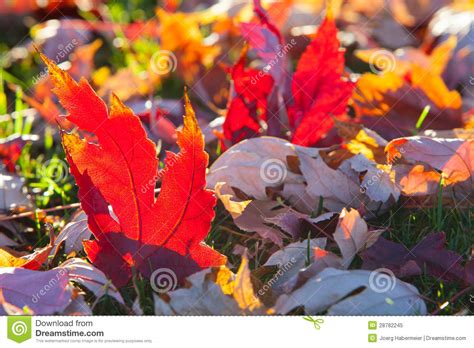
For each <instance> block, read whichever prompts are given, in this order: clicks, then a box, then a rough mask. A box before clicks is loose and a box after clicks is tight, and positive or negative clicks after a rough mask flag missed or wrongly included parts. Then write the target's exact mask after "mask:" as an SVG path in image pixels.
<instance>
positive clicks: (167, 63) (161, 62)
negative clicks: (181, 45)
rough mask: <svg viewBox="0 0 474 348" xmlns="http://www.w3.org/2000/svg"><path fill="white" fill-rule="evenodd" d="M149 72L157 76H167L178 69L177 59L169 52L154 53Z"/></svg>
mask: <svg viewBox="0 0 474 348" xmlns="http://www.w3.org/2000/svg"><path fill="white" fill-rule="evenodd" d="M150 65H151V70H153V72H154V73H155V74H157V75H167V74H169V73H170V72H172V71H175V70H176V68H177V67H178V59H177V58H176V56H175V55H174V53H173V52H171V51H166V50H161V51H158V52H155V53H154V54H153V56H152V57H151V60H150Z"/></svg>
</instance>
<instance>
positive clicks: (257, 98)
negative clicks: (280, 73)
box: [223, 48, 274, 147]
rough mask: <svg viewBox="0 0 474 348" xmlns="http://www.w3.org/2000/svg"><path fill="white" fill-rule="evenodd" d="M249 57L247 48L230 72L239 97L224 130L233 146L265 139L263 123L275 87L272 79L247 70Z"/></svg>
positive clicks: (226, 120) (232, 102) (232, 103)
mask: <svg viewBox="0 0 474 348" xmlns="http://www.w3.org/2000/svg"><path fill="white" fill-rule="evenodd" d="M246 56H247V49H246V48H245V49H244V50H243V52H242V54H241V56H240V59H239V60H238V62H237V63H236V64H235V65H234V66H233V67H232V69H231V70H230V74H231V77H232V81H233V86H234V94H235V95H234V97H233V98H232V100H231V102H230V104H229V108H228V111H227V115H226V118H225V121H224V126H223V130H224V137H225V139H227V140H230V142H231V143H232V144H235V143H238V142H239V141H241V140H243V139H248V138H252V137H255V136H258V135H261V133H262V126H261V124H260V122H261V121H266V120H267V118H268V115H267V113H268V109H267V105H268V98H269V95H270V93H271V91H272V89H273V85H274V80H273V78H272V77H271V76H270V75H268V74H266V73H264V72H263V71H260V70H258V69H251V68H245V63H246ZM224 147H226V146H224Z"/></svg>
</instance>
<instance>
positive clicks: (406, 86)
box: [353, 65, 463, 140]
mask: <svg viewBox="0 0 474 348" xmlns="http://www.w3.org/2000/svg"><path fill="white" fill-rule="evenodd" d="M353 100H354V109H355V113H356V117H357V119H358V120H359V121H360V122H361V123H362V124H364V125H365V126H366V127H368V128H370V129H372V130H374V131H375V132H377V133H379V134H380V135H381V136H382V137H384V138H385V139H389V140H390V139H394V138H397V137H400V136H408V135H411V134H412V132H413V131H414V130H415V125H416V122H417V120H418V118H419V116H420V115H421V113H422V111H423V109H424V108H425V107H426V106H430V113H429V115H428V117H427V119H426V120H425V122H424V123H423V129H452V128H456V127H462V126H463V122H462V110H461V96H460V95H459V93H458V92H457V91H454V90H453V91H450V90H449V89H448V88H447V87H446V85H445V83H444V82H443V79H442V78H441V77H440V76H439V75H435V74H432V73H430V72H429V71H428V70H426V69H424V68H421V67H419V66H416V65H413V66H412V67H411V69H410V72H409V73H407V74H406V75H404V76H400V75H397V74H396V73H394V72H388V73H385V74H382V75H374V74H370V73H366V74H364V75H362V77H361V78H360V79H359V80H358V81H357V86H356V89H355V91H354V94H353ZM430 116H431V117H430Z"/></svg>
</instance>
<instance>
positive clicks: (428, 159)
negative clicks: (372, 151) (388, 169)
mask: <svg viewBox="0 0 474 348" xmlns="http://www.w3.org/2000/svg"><path fill="white" fill-rule="evenodd" d="M386 152H387V155H388V161H389V162H394V161H395V159H396V158H397V157H398V158H400V157H401V158H403V159H405V160H407V161H413V162H423V163H426V164H429V165H430V166H431V167H433V168H435V169H437V170H439V171H441V172H442V174H443V179H444V180H445V183H446V184H454V183H461V182H463V181H466V180H468V181H470V184H471V187H473V186H472V185H473V182H472V180H473V179H472V176H473V174H474V140H473V139H471V140H463V139H441V138H429V137H409V138H400V139H395V140H392V141H391V142H390V143H388V145H387V147H386Z"/></svg>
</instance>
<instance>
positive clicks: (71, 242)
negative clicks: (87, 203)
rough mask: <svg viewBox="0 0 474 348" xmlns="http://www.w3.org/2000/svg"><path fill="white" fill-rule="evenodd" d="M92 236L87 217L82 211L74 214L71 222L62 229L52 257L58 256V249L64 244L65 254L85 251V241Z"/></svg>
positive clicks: (56, 240) (55, 242)
mask: <svg viewBox="0 0 474 348" xmlns="http://www.w3.org/2000/svg"><path fill="white" fill-rule="evenodd" d="M91 235H92V232H91V230H90V229H89V226H88V223H87V215H86V213H84V212H83V211H82V210H81V211H78V212H77V213H75V214H74V216H73V218H72V219H71V221H70V222H69V223H68V224H67V225H66V226H65V227H64V228H63V229H62V231H61V232H60V233H59V235H58V236H57V237H56V239H55V241H54V248H53V250H51V255H54V254H56V252H57V249H58V247H59V246H60V245H61V244H63V243H64V252H65V253H66V254H69V253H71V252H79V251H81V250H82V249H83V244H82V243H83V241H84V240H89V239H90V237H91Z"/></svg>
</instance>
